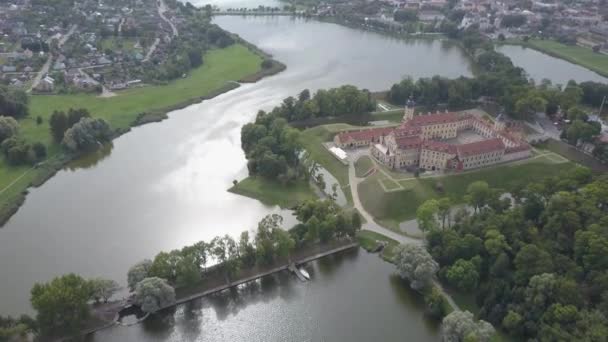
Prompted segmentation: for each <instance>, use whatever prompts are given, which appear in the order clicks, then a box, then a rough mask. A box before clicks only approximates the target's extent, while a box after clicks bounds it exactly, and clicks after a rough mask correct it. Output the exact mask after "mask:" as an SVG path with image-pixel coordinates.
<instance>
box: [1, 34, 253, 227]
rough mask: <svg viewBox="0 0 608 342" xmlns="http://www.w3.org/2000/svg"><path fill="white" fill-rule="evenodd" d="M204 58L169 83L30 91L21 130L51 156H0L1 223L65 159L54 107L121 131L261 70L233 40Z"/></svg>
mask: <svg viewBox="0 0 608 342" xmlns="http://www.w3.org/2000/svg"><path fill="white" fill-rule="evenodd" d="M204 60H205V64H203V65H202V66H201V67H199V68H197V69H194V70H192V72H191V73H190V75H189V76H188V77H186V78H182V79H178V80H175V81H173V82H170V83H168V84H167V85H158V86H149V87H142V88H134V89H129V90H126V91H121V92H119V93H118V94H117V96H114V97H110V98H101V97H97V96H95V95H89V94H75V95H34V96H31V98H30V115H29V116H28V117H26V118H24V119H22V120H20V131H21V134H22V135H23V136H24V137H25V138H26V139H27V140H28V141H30V142H36V141H40V142H43V143H44V144H46V145H47V146H48V154H49V158H48V159H47V161H45V163H44V165H43V167H39V168H37V169H33V170H31V171H30V172H27V173H26V171H27V170H29V169H30V167H27V166H18V167H15V166H10V165H8V164H7V163H6V161H5V160H4V159H3V158H2V157H0V191H2V189H5V190H4V191H3V192H2V193H0V223H2V222H3V221H4V220H6V219H8V217H10V215H11V214H12V213H13V212H14V211H15V210H16V209H17V208H18V207H19V205H20V204H21V202H22V201H23V197H24V192H25V191H26V189H27V188H28V187H29V186H30V185H39V184H41V183H42V182H44V180H46V179H48V177H50V176H52V175H53V173H54V172H55V171H56V170H57V169H58V168H61V166H62V165H64V163H65V161H66V158H65V156H64V155H63V154H62V153H61V147H60V146H59V144H57V143H55V142H54V141H53V140H52V138H51V135H50V130H49V124H48V122H49V119H50V116H51V114H52V112H53V111H54V110H68V109H69V108H86V109H88V110H89V111H90V112H91V113H92V115H93V116H94V117H100V118H103V119H105V120H107V121H108V122H109V123H110V125H111V127H112V128H113V129H115V130H117V131H118V132H124V131H126V130H128V129H129V127H131V126H133V125H137V124H143V123H146V122H150V121H158V120H162V119H163V118H165V117H166V113H167V112H168V111H170V110H173V109H177V108H182V107H184V106H187V105H189V104H192V103H196V102H200V101H201V100H202V99H205V98H210V97H213V96H215V95H218V94H221V93H222V92H225V91H227V90H230V89H232V88H234V87H236V86H238V85H236V84H234V83H232V82H231V81H235V80H239V79H241V78H244V77H247V76H249V75H252V74H257V73H259V72H260V63H261V61H262V57H260V56H259V55H258V54H256V53H254V52H252V51H250V50H249V49H248V48H246V47H245V46H243V45H233V46H230V47H228V48H225V49H217V50H212V51H209V52H208V53H207V54H205V57H204ZM38 116H40V117H42V119H43V123H42V124H40V125H38V124H36V118H37V117H38ZM9 185H10V187H9V188H7V187H8V186H9Z"/></svg>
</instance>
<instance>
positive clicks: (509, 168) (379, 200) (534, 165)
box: [359, 157, 574, 230]
mask: <svg viewBox="0 0 608 342" xmlns="http://www.w3.org/2000/svg"><path fill="white" fill-rule="evenodd" d="M573 167H574V164H573V163H569V162H565V163H557V162H555V161H554V160H552V159H549V158H545V157H540V158H536V159H532V160H529V161H523V162H519V163H516V164H507V165H502V166H497V167H493V168H488V169H482V170H477V171H472V172H468V173H463V174H456V175H451V176H445V177H434V178H409V179H408V178H406V179H403V180H398V181H397V182H398V183H399V185H400V186H401V187H402V188H403V190H399V191H389V192H385V191H384V189H383V188H382V187H381V186H380V184H379V181H382V182H383V184H385V186H386V185H388V183H391V182H392V183H395V181H393V180H390V179H388V178H386V176H383V175H381V174H376V175H374V176H373V177H369V178H368V179H366V180H365V181H364V182H363V183H361V184H359V196H360V197H361V202H362V204H363V206H364V207H365V209H366V210H367V211H368V212H369V213H370V214H372V215H373V216H374V217H376V218H377V219H378V221H379V222H380V223H382V224H383V225H385V226H387V227H388V228H391V229H394V230H398V227H399V223H400V222H403V221H405V220H411V219H414V218H416V209H417V208H418V206H419V205H420V204H422V203H423V202H424V201H426V200H428V199H432V198H440V197H444V196H448V197H450V198H452V200H453V201H454V202H455V203H462V201H463V196H464V195H465V193H466V189H467V187H468V185H469V184H470V183H472V182H474V181H478V180H482V181H486V182H488V184H489V185H490V186H491V187H497V188H503V189H509V188H510V187H512V186H514V185H516V184H528V183H531V182H535V181H538V180H540V179H542V178H545V177H549V176H555V175H557V174H559V173H560V172H562V171H563V170H567V169H570V168H573ZM387 182H388V183H387ZM438 182H440V183H441V184H442V187H443V191H442V192H439V191H438V190H437V183H438Z"/></svg>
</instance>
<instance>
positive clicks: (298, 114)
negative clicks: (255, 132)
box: [271, 85, 376, 122]
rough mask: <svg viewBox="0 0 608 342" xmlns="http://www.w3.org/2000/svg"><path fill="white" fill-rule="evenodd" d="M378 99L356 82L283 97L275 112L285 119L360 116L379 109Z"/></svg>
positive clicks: (298, 119)
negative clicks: (377, 105) (355, 84)
mask: <svg viewBox="0 0 608 342" xmlns="http://www.w3.org/2000/svg"><path fill="white" fill-rule="evenodd" d="M375 108H376V101H375V100H374V99H373V98H372V94H371V93H370V92H369V91H368V90H367V89H358V88H357V87H355V86H352V85H344V86H341V87H339V88H332V89H328V90H324V89H321V90H318V91H317V92H316V93H315V94H314V95H312V96H311V94H310V91H309V90H308V89H304V90H303V91H302V92H300V94H299V95H298V96H297V98H294V97H292V96H290V97H287V98H286V99H284V100H283V103H282V104H281V105H280V106H278V107H275V108H274V109H273V110H272V111H271V114H273V115H275V116H279V117H282V118H285V119H286V120H287V121H290V122H291V121H302V120H308V119H313V118H319V117H336V116H342V115H358V114H363V113H367V112H370V111H373V110H375Z"/></svg>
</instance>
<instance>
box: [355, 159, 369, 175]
mask: <svg viewBox="0 0 608 342" xmlns="http://www.w3.org/2000/svg"><path fill="white" fill-rule="evenodd" d="M373 166H374V162H372V160H371V159H370V158H369V157H367V156H363V157H361V158H359V159H358V160H357V161H356V162H355V174H356V175H357V177H363V176H365V174H366V173H367V172H369V170H370V169H371V168H372V167H373Z"/></svg>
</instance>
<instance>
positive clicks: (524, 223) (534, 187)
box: [427, 168, 608, 341]
mask: <svg viewBox="0 0 608 342" xmlns="http://www.w3.org/2000/svg"><path fill="white" fill-rule="evenodd" d="M477 183H483V182H476V183H473V184H472V185H471V187H470V188H469V194H468V197H467V199H468V201H469V203H470V204H471V206H472V208H474V212H472V213H467V212H466V211H464V210H462V211H460V212H459V213H458V214H457V215H454V216H455V222H454V223H453V225H451V227H450V223H448V225H447V226H445V225H440V224H436V225H434V226H433V228H432V229H430V230H429V231H428V233H427V240H428V245H427V249H428V251H429V252H430V254H431V255H432V256H433V258H434V260H436V261H437V263H438V264H439V266H440V269H439V272H438V274H439V277H440V278H441V279H442V280H443V281H445V282H446V283H447V284H449V285H450V286H451V287H453V288H455V289H458V290H459V291H462V292H465V293H470V294H472V295H474V296H475V298H476V302H477V304H478V306H479V308H480V310H479V317H480V318H481V319H484V320H486V321H488V322H491V323H492V324H493V325H494V326H496V327H502V329H504V330H505V331H506V332H507V333H508V334H510V335H512V336H514V337H516V338H517V339H518V340H524V339H529V338H532V339H537V340H540V341H574V340H583V341H604V340H605V338H606V336H608V319H607V318H606V317H608V229H607V228H606V227H608V202H606V199H607V198H608V177H606V176H601V177H599V178H596V179H592V174H591V172H590V171H589V170H587V169H584V168H576V169H573V170H571V171H568V172H566V173H564V174H563V175H561V176H559V177H550V178H546V179H545V180H544V181H542V182H540V183H532V184H530V185H528V186H526V187H520V188H518V189H516V190H515V191H512V192H511V195H512V197H513V204H511V203H510V201H508V200H500V201H496V200H495V199H496V198H497V197H496V196H495V195H496V194H497V193H498V194H499V193H500V191H499V190H497V189H490V188H489V187H487V184H485V185H483V184H477ZM442 227H443V228H442Z"/></svg>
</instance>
